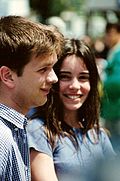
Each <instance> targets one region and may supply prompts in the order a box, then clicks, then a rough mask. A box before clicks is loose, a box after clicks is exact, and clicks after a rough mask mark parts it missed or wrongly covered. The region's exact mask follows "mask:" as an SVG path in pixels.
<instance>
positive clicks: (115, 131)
mask: <svg viewBox="0 0 120 181" xmlns="http://www.w3.org/2000/svg"><path fill="white" fill-rule="evenodd" d="M105 43H106V45H107V46H108V47H109V52H108V55H107V62H108V63H107V66H106V69H105V78H104V82H103V97H102V102H101V117H103V118H104V120H105V125H106V127H107V128H108V129H109V130H110V132H111V139H112V142H113V144H114V146H115V148H116V149H118V150H119V151H120V23H108V24H107V25H106V33H105Z"/></svg>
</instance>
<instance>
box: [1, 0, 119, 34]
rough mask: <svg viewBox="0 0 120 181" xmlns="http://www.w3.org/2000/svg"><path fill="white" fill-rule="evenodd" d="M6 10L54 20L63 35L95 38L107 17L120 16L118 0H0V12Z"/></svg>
mask: <svg viewBox="0 0 120 181" xmlns="http://www.w3.org/2000/svg"><path fill="white" fill-rule="evenodd" d="M9 14H15V15H22V16H26V17H29V18H31V19H33V20H35V21H40V22H42V23H45V24H55V25H56V26H58V27H59V28H60V30H61V31H62V32H63V33H64V34H65V35H66V36H74V37H76V38H79V37H80V38H81V37H84V36H86V35H89V36H90V37H92V38H96V37H98V36H99V37H102V36H103V33H104V29H105V25H106V22H107V21H112V22H116V21H119V20H120V0H109V1H108V0H0V16H6V15H9Z"/></svg>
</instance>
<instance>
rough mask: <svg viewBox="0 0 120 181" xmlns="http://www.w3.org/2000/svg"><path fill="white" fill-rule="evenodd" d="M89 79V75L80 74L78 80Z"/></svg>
mask: <svg viewBox="0 0 120 181" xmlns="http://www.w3.org/2000/svg"><path fill="white" fill-rule="evenodd" d="M88 80H89V76H80V77H79V81H83V82H84V81H88Z"/></svg>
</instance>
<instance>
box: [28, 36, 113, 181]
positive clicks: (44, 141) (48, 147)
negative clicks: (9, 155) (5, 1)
mask: <svg viewBox="0 0 120 181" xmlns="http://www.w3.org/2000/svg"><path fill="white" fill-rule="evenodd" d="M54 70H55V73H56V75H57V76H58V83H56V84H54V85H53V89H52V90H51V94H50V95H49V96H48V101H47V103H46V104H45V106H43V107H39V108H38V109H37V110H36V114H34V115H33V116H32V117H31V121H30V122H29V124H28V127H27V128H28V139H29V147H30V157H31V173H32V180H33V181H40V180H44V181H58V180H59V181H80V180H81V181H85V180H86V179H87V180H88V181H89V179H90V177H91V175H92V174H94V169H95V163H96V160H98V159H100V160H101V159H103V160H104V159H106V158H107V157H109V158H112V157H114V150H113V148H112V145H111V143H110V140H109V138H108V135H107V133H106V131H105V130H104V129H103V128H101V127H100V125H99V106H100V98H99V91H98V81H99V74H98V70H97V67H96V62H95V57H94V54H93V53H92V51H91V49H90V48H89V47H88V46H87V45H86V44H85V43H84V42H82V41H80V40H78V39H66V41H65V47H64V50H63V54H62V55H61V57H60V59H59V60H58V62H57V63H56V64H55V66H54Z"/></svg>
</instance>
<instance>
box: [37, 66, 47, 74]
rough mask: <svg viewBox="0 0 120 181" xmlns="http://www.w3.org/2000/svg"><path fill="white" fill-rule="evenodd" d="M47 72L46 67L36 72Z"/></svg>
mask: <svg viewBox="0 0 120 181" xmlns="http://www.w3.org/2000/svg"><path fill="white" fill-rule="evenodd" d="M47 70H48V67H44V68H41V69H39V70H38V72H42V73H44V72H46V71H47Z"/></svg>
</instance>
